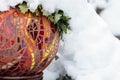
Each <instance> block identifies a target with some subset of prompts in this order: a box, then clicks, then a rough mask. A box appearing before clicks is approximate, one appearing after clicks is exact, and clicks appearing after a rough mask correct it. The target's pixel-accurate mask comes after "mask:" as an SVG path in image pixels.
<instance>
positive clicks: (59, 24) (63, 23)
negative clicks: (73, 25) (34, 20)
mask: <svg viewBox="0 0 120 80" xmlns="http://www.w3.org/2000/svg"><path fill="white" fill-rule="evenodd" d="M18 7H19V9H20V11H21V12H22V13H26V12H27V11H28V10H29V9H28V6H27V3H26V2H24V3H22V4H20V5H18ZM29 11H30V10H29ZM31 12H32V13H33V14H35V15H36V16H39V15H40V13H41V12H42V14H43V15H44V16H46V17H47V18H48V19H49V20H50V21H51V22H52V23H53V24H54V25H55V26H56V28H57V30H58V31H59V33H60V36H61V39H62V38H63V34H66V33H67V31H68V30H70V26H69V20H70V17H68V16H66V15H65V14H64V12H63V11H62V10H58V11H55V12H54V13H52V14H50V13H49V12H47V11H45V10H44V9H43V7H42V6H41V5H39V6H38V7H37V9H36V10H35V11H31Z"/></svg>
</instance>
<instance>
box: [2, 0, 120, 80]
mask: <svg viewBox="0 0 120 80" xmlns="http://www.w3.org/2000/svg"><path fill="white" fill-rule="evenodd" d="M22 1H23V0H18V2H17V1H15V2H14V4H13V2H12V0H10V1H9V0H8V1H7V0H1V2H0V10H1V11H5V10H8V9H9V6H14V5H16V4H18V3H21V2H22ZM26 1H27V2H28V6H29V8H30V9H31V10H35V8H36V6H37V5H38V4H42V5H43V7H44V9H45V10H47V11H49V12H50V13H52V12H54V11H55V10H57V9H62V10H64V12H65V13H66V15H68V16H70V17H71V21H70V22H69V23H70V26H71V28H72V30H71V31H69V33H68V34H66V35H64V41H63V42H62V41H61V43H60V48H59V52H58V55H59V57H60V58H59V60H57V61H55V60H54V61H53V62H52V63H51V64H50V66H49V67H48V68H47V69H46V70H45V71H44V80H56V78H58V77H59V75H64V74H65V73H67V74H68V75H70V76H72V78H73V79H75V80H120V64H119V63H120V59H119V58H120V54H119V53H120V49H119V48H120V41H119V40H118V39H116V38H115V37H114V36H113V34H112V33H111V31H110V30H109V27H108V25H109V24H107V23H106V22H105V21H104V20H103V19H102V18H101V17H100V16H98V15H97V14H96V12H95V10H94V8H93V7H92V6H91V5H90V4H88V3H87V0H26Z"/></svg>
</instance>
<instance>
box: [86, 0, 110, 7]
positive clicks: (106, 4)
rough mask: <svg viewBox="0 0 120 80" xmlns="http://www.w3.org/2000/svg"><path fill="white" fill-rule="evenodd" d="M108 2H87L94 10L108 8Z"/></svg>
mask: <svg viewBox="0 0 120 80" xmlns="http://www.w3.org/2000/svg"><path fill="white" fill-rule="evenodd" d="M109 1H110V0H88V2H89V3H90V4H92V6H93V7H94V8H95V9H96V8H102V9H103V8H106V7H107V6H109Z"/></svg>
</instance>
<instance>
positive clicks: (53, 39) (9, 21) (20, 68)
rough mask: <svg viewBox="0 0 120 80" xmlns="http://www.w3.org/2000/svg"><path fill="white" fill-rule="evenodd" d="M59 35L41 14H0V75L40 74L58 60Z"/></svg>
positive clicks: (17, 12)
mask: <svg viewBox="0 0 120 80" xmlns="http://www.w3.org/2000/svg"><path fill="white" fill-rule="evenodd" d="M58 43H59V33H58V32H57V30H56V28H55V27H54V25H53V24H52V23H51V22H50V21H49V20H48V19H47V18H46V17H44V16H43V15H42V14H41V15H40V16H39V17H38V16H35V15H34V14H32V13H30V12H27V13H25V14H23V13H21V12H20V11H19V10H18V9H10V10H9V11H7V12H0V76H5V75H9V76H22V75H34V74H38V73H41V72H42V71H43V70H44V69H45V68H46V67H47V66H48V64H49V63H50V62H51V60H52V59H53V58H54V57H55V54H56V53H57V50H58Z"/></svg>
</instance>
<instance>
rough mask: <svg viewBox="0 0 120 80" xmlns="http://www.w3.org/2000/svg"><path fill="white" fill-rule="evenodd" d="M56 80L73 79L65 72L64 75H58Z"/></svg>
mask: <svg viewBox="0 0 120 80" xmlns="http://www.w3.org/2000/svg"><path fill="white" fill-rule="evenodd" d="M56 80H73V79H72V78H71V77H70V76H68V75H67V74H66V75H65V76H60V77H59V78H58V79H56Z"/></svg>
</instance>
